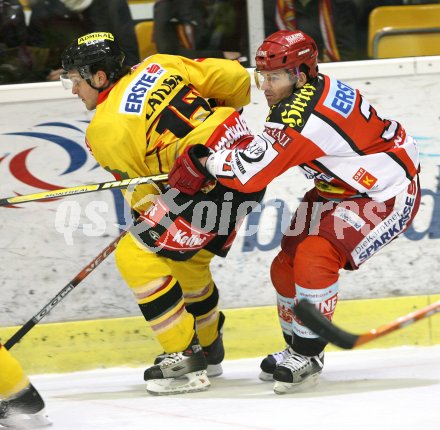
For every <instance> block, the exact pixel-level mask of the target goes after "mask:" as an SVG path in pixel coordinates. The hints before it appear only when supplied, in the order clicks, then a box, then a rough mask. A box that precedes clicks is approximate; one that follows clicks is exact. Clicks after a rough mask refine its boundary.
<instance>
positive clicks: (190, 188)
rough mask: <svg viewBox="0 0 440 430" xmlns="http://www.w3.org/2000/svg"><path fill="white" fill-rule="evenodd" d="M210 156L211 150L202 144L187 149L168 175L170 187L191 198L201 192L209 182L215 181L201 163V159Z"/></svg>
mask: <svg viewBox="0 0 440 430" xmlns="http://www.w3.org/2000/svg"><path fill="white" fill-rule="evenodd" d="M209 154H210V150H209V148H207V147H206V146H205V145H202V144H197V145H193V146H188V147H187V148H185V151H184V152H183V154H182V155H181V156H180V157H178V158H177V160H176V161H175V162H174V165H173V168H172V169H171V171H170V173H169V175H168V183H169V184H170V186H171V187H173V188H177V189H178V190H179V191H181V192H182V193H185V194H189V195H190V196H193V195H194V194H196V193H197V192H198V191H200V189H201V188H203V186H204V184H205V182H206V181H207V180H210V179H213V178H212V176H211V175H210V174H209V172H208V171H207V170H206V169H205V168H204V167H203V166H202V164H201V163H200V161H199V158H202V157H207V156H208V155H209Z"/></svg>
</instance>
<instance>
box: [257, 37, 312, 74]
mask: <svg viewBox="0 0 440 430" xmlns="http://www.w3.org/2000/svg"><path fill="white" fill-rule="evenodd" d="M255 63H256V65H257V70H258V71H272V70H278V69H293V68H299V67H300V66H301V64H305V65H306V66H307V67H308V68H309V73H308V76H309V77H310V78H314V77H316V76H317V74H318V47H317V46H316V43H315V41H314V40H313V39H312V38H311V37H310V36H308V35H307V34H305V33H303V32H302V31H299V30H296V31H288V30H280V31H277V32H275V33H273V34H271V35H270V36H269V37H267V38H266V39H265V40H264V42H263V43H262V45H261V46H260V47H259V48H258V50H257V53H256V56H255Z"/></svg>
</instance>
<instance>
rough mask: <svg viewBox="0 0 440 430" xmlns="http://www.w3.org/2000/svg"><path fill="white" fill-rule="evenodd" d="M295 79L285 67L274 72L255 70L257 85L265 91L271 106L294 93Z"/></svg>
mask: <svg viewBox="0 0 440 430" xmlns="http://www.w3.org/2000/svg"><path fill="white" fill-rule="evenodd" d="M295 79H296V78H293V79H292V74H291V73H289V72H287V70H285V69H283V70H274V71H272V72H266V71H256V72H255V81H256V83H257V87H258V88H259V89H260V90H262V91H264V96H265V97H266V101H267V104H268V105H269V106H273V105H275V104H277V103H279V102H280V101H281V100H283V99H285V98H286V97H288V96H290V94H292V91H293V87H294V85H295Z"/></svg>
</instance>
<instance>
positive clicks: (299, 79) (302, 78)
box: [295, 72, 307, 88]
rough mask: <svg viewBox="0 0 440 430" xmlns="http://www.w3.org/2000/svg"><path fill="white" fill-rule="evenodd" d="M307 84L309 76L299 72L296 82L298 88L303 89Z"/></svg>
mask: <svg viewBox="0 0 440 430" xmlns="http://www.w3.org/2000/svg"><path fill="white" fill-rule="evenodd" d="M306 83H307V75H306V74H305V73H304V72H299V74H298V76H297V81H296V85H295V86H296V88H302V87H303V86H304V85H305V84H306Z"/></svg>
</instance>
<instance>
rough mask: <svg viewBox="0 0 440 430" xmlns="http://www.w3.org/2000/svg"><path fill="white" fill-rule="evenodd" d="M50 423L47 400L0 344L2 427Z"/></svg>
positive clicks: (0, 418)
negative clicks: (45, 401) (45, 410)
mask: <svg viewBox="0 0 440 430" xmlns="http://www.w3.org/2000/svg"><path fill="white" fill-rule="evenodd" d="M50 424H52V423H51V421H50V420H49V419H48V417H47V415H46V414H45V412H44V400H43V399H42V397H41V396H40V394H39V393H38V391H37V390H36V388H35V387H34V386H33V385H32V384H31V382H30V381H29V378H28V377H27V376H26V375H25V373H24V371H23V369H22V367H21V366H20V363H19V362H18V361H17V360H16V359H15V358H14V357H13V356H12V355H11V353H10V352H9V351H8V350H7V349H6V348H5V347H4V346H3V345H2V344H1V343H0V426H5V427H7V428H10V427H11V428H14V429H23V428H37V427H38V428H39V427H45V426H48V425H50Z"/></svg>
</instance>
